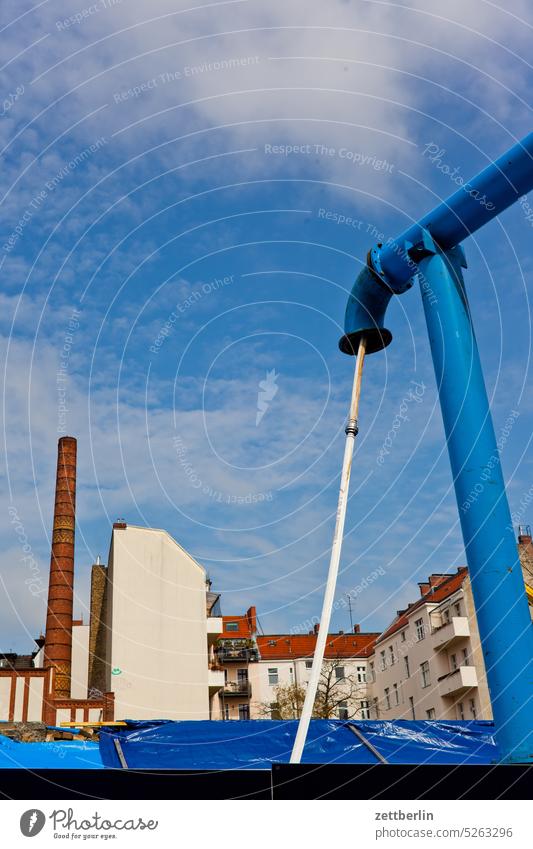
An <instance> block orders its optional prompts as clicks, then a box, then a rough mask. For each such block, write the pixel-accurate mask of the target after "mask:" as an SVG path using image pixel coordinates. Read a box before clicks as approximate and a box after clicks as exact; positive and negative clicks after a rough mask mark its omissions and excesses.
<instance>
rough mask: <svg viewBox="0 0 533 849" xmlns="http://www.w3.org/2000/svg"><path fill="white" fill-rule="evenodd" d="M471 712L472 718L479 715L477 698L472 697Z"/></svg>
mask: <svg viewBox="0 0 533 849" xmlns="http://www.w3.org/2000/svg"><path fill="white" fill-rule="evenodd" d="M470 713H471V714H472V718H473V719H475V718H476V716H477V711H476V701H475V699H470Z"/></svg>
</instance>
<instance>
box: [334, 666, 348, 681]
mask: <svg viewBox="0 0 533 849" xmlns="http://www.w3.org/2000/svg"><path fill="white" fill-rule="evenodd" d="M335 678H336V679H337V681H342V679H343V678H346V675H345V674H344V666H336V667H335Z"/></svg>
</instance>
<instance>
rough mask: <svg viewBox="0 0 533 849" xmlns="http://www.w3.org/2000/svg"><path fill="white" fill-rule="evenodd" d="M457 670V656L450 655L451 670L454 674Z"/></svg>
mask: <svg viewBox="0 0 533 849" xmlns="http://www.w3.org/2000/svg"><path fill="white" fill-rule="evenodd" d="M456 669H457V655H455V654H451V655H450V670H451V671H452V672H455V670H456Z"/></svg>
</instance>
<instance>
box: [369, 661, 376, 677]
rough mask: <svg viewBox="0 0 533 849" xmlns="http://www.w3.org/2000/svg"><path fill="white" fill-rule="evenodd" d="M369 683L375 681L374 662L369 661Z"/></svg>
mask: <svg viewBox="0 0 533 849" xmlns="http://www.w3.org/2000/svg"><path fill="white" fill-rule="evenodd" d="M368 680H369V681H375V680H376V679H375V673H374V661H373V660H371V661H370V675H369V678H368Z"/></svg>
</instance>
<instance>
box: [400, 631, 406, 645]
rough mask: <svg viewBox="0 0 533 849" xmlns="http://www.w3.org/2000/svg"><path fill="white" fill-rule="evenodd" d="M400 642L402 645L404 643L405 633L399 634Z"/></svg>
mask: <svg viewBox="0 0 533 849" xmlns="http://www.w3.org/2000/svg"><path fill="white" fill-rule="evenodd" d="M400 640H401V641H402V643H405V631H402V632H401V634H400Z"/></svg>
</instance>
